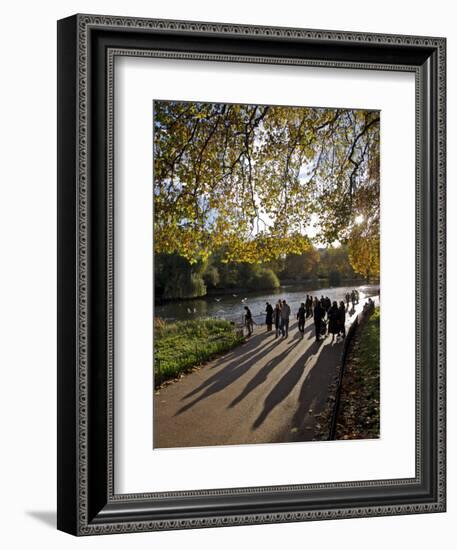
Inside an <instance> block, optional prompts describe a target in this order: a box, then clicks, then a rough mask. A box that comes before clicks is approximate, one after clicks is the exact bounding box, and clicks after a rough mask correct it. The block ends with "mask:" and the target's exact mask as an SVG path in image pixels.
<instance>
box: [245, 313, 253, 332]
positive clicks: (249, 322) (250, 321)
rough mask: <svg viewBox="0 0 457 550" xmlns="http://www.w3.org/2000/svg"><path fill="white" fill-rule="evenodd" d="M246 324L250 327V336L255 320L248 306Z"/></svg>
mask: <svg viewBox="0 0 457 550" xmlns="http://www.w3.org/2000/svg"><path fill="white" fill-rule="evenodd" d="M244 324H245V326H246V328H247V329H248V336H251V334H252V332H253V330H254V320H253V318H252V313H251V310H250V309H249V308H248V306H244Z"/></svg>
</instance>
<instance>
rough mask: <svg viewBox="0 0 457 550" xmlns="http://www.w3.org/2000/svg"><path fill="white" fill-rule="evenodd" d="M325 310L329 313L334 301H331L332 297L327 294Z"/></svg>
mask: <svg viewBox="0 0 457 550" xmlns="http://www.w3.org/2000/svg"><path fill="white" fill-rule="evenodd" d="M324 299H325V311H326V312H327V313H328V311H329V309H330V308H331V307H332V302H331V301H330V298H329V297H328V296H326V297H325V298H324Z"/></svg>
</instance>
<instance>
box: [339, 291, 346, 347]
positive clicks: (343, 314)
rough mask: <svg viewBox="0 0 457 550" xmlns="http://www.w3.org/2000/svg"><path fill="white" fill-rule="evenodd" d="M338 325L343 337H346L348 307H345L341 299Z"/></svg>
mask: <svg viewBox="0 0 457 550" xmlns="http://www.w3.org/2000/svg"><path fill="white" fill-rule="evenodd" d="M338 326H339V332H338V334H341V338H343V339H344V338H346V308H345V307H344V302H343V300H341V302H340V307H339V308H338Z"/></svg>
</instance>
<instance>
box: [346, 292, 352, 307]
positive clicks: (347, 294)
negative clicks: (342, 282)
mask: <svg viewBox="0 0 457 550" xmlns="http://www.w3.org/2000/svg"><path fill="white" fill-rule="evenodd" d="M350 301H351V295H350V294H349V292H346V306H347V308H348V309H349V302H350Z"/></svg>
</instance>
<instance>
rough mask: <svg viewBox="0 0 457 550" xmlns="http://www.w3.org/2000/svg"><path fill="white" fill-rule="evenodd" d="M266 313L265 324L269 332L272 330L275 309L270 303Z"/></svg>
mask: <svg viewBox="0 0 457 550" xmlns="http://www.w3.org/2000/svg"><path fill="white" fill-rule="evenodd" d="M265 311H266V316H265V324H266V325H267V332H269V331H270V330H271V325H272V324H273V307H272V305H271V304H270V303H269V302H267V307H266V308H265Z"/></svg>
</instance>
